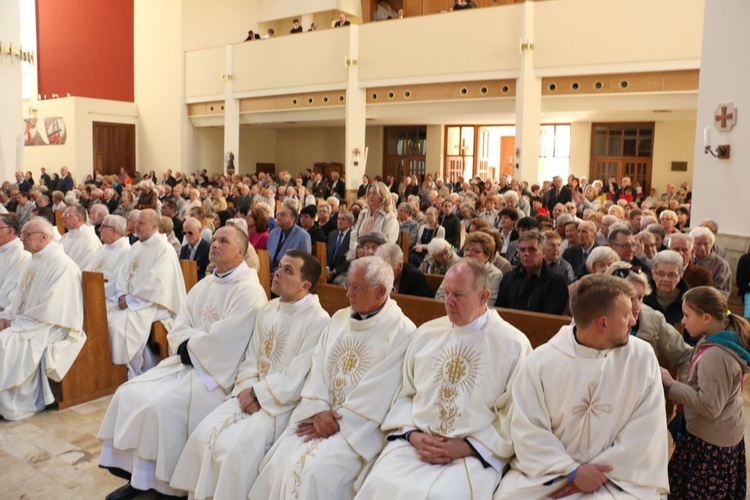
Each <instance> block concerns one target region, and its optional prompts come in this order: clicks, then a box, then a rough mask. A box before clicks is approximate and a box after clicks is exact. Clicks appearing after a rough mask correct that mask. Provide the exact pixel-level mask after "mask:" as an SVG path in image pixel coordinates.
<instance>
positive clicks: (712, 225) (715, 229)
mask: <svg viewBox="0 0 750 500" xmlns="http://www.w3.org/2000/svg"><path fill="white" fill-rule="evenodd" d="M700 227H707V228H709V229H710V230H711V232H712V233H714V247H713V251H714V252H716V255H718V256H719V257H721V258H722V259H724V260H727V252H726V250H724V249H723V248H721V247H720V246H719V245H717V244H716V235H717V234H719V224H718V223H717V222H716V221H715V220H711V219H706V220H704V221H703V222H701V224H700Z"/></svg>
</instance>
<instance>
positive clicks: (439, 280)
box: [424, 274, 445, 296]
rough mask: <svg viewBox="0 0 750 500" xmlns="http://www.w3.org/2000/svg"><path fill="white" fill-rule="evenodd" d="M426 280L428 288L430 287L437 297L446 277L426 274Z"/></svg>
mask: <svg viewBox="0 0 750 500" xmlns="http://www.w3.org/2000/svg"><path fill="white" fill-rule="evenodd" d="M424 278H425V279H426V280H427V286H429V287H430V291H431V292H432V295H433V296H435V294H436V293H437V291H438V288H440V285H442V284H443V278H445V276H443V275H442V274H425V275H424Z"/></svg>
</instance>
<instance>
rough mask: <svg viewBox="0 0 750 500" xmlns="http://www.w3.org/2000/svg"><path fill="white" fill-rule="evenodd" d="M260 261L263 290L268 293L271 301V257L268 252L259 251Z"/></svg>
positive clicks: (259, 276) (259, 273) (259, 272)
mask: <svg viewBox="0 0 750 500" xmlns="http://www.w3.org/2000/svg"><path fill="white" fill-rule="evenodd" d="M258 260H259V261H260V268H259V269H258V278H259V279H260V284H261V286H263V290H265V291H266V296H267V297H268V300H271V255H270V254H269V253H268V250H258Z"/></svg>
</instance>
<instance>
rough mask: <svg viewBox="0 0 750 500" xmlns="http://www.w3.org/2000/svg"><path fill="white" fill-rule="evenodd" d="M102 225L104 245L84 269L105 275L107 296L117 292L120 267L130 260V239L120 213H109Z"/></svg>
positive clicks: (105, 292) (105, 293) (125, 223)
mask: <svg viewBox="0 0 750 500" xmlns="http://www.w3.org/2000/svg"><path fill="white" fill-rule="evenodd" d="M99 227H100V232H101V239H102V243H104V244H103V245H102V246H100V247H99V248H98V249H97V251H96V252H94V256H93V257H92V258H91V261H90V262H89V264H88V265H87V266H86V267H85V268H83V270H84V271H92V272H95V273H102V274H103V275H104V295H105V296H106V297H107V298H110V297H113V296H114V294H115V285H116V284H117V276H118V274H119V271H120V268H121V267H122V265H123V264H124V263H125V262H126V261H127V260H128V252H129V251H130V241H129V240H128V238H127V237H126V236H125V231H126V229H127V222H126V221H125V219H124V218H122V217H120V216H119V215H107V216H105V217H104V219H103V220H102V223H101V225H100V226H99Z"/></svg>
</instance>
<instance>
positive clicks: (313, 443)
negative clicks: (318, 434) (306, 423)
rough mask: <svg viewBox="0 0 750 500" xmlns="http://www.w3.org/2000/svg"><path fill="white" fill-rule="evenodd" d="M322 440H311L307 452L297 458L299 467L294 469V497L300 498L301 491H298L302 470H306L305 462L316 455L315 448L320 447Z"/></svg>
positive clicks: (300, 484)
mask: <svg viewBox="0 0 750 500" xmlns="http://www.w3.org/2000/svg"><path fill="white" fill-rule="evenodd" d="M321 441H322V439H321V438H318V439H314V440H312V441H310V442H309V443H308V444H307V449H306V450H305V452H304V453H303V454H302V455H300V457H299V459H298V460H297V468H296V469H295V470H294V489H292V495H294V498H299V491H297V488H299V487H300V486H302V471H304V470H305V463H306V462H307V459H308V458H311V457H314V456H315V450H316V449H318V446H320V442H321Z"/></svg>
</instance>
